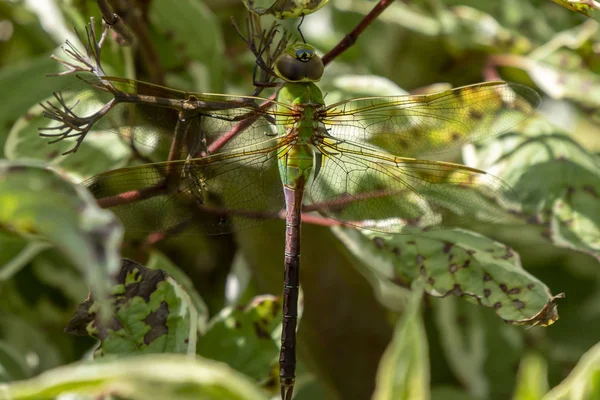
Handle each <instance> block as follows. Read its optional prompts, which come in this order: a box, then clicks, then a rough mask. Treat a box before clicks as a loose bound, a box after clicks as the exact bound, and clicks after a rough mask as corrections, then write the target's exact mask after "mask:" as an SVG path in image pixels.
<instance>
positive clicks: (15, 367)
mask: <svg viewBox="0 0 600 400" xmlns="http://www.w3.org/2000/svg"><path fill="white" fill-rule="evenodd" d="M30 375H31V372H30V371H29V368H28V367H27V363H26V362H25V359H24V357H23V356H22V355H21V354H19V353H18V351H17V350H15V348H14V347H13V346H11V345H10V344H9V343H7V342H5V341H4V340H0V382H10V381H15V380H20V379H27V378H28V377H29V376H30Z"/></svg>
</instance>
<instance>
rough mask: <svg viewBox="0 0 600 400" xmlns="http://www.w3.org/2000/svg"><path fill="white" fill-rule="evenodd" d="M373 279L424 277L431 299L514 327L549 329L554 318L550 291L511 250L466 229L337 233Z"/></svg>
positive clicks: (402, 280) (399, 281)
mask: <svg viewBox="0 0 600 400" xmlns="http://www.w3.org/2000/svg"><path fill="white" fill-rule="evenodd" d="M336 234H337V235H338V237H339V238H340V239H341V240H342V241H343V242H344V243H345V244H346V246H348V248H349V249H350V250H351V251H352V252H353V253H354V255H355V256H356V257H358V258H359V259H360V260H362V261H363V262H364V263H365V264H366V265H367V266H369V267H370V268H371V269H372V272H373V273H375V274H376V275H375V276H379V277H380V278H385V279H387V280H389V281H392V282H395V283H396V284H399V285H402V286H406V285H410V284H411V283H412V282H413V281H414V280H416V279H425V281H426V286H425V291H427V292H428V293H429V294H431V295H432V296H436V297H445V296H448V295H454V296H461V297H463V298H464V299H466V300H468V301H470V302H472V303H475V304H480V305H482V306H485V307H490V308H493V309H494V310H495V312H496V314H498V316H499V317H500V318H502V319H503V320H505V321H506V322H508V323H511V324H515V325H523V324H525V325H538V324H542V325H546V324H549V323H552V322H553V321H550V320H549V319H551V318H550V317H556V315H555V312H556V311H555V309H554V304H555V303H554V298H553V297H552V296H551V294H550V290H549V289H548V288H547V287H546V286H545V285H544V284H543V283H542V282H540V281H539V280H538V279H536V278H535V277H534V276H532V275H530V274H529V273H527V272H526V271H525V270H523V268H522V267H521V261H520V259H519V255H518V254H517V253H516V252H515V251H514V250H513V249H511V248H510V247H508V246H506V245H503V244H501V243H498V242H495V241H493V240H491V239H488V238H486V237H484V236H481V235H479V234H476V233H473V232H469V231H465V230H459V229H454V230H440V231H432V232H423V233H421V234H418V235H394V236H384V235H380V234H376V233H367V234H364V233H362V234H361V233H358V232H356V231H353V230H350V229H336Z"/></svg>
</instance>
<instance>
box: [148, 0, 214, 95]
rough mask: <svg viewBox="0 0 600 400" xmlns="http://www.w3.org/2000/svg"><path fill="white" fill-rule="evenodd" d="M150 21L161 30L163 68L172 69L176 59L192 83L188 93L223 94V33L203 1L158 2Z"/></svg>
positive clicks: (159, 38) (151, 9)
mask: <svg viewBox="0 0 600 400" xmlns="http://www.w3.org/2000/svg"><path fill="white" fill-rule="evenodd" d="M150 19H151V22H152V25H153V26H154V27H155V28H156V29H159V30H160V32H159V33H160V37H157V38H156V39H157V40H156V42H157V43H158V45H157V46H156V47H157V50H158V52H159V55H160V56H161V62H162V65H166V66H170V65H171V66H172V65H173V64H174V62H175V60H177V61H178V62H180V63H181V64H183V65H184V66H185V68H186V71H187V72H188V74H189V75H190V76H191V77H192V81H193V85H192V86H191V87H187V88H186V89H187V90H198V91H202V92H214V93H217V92H221V91H223V89H222V88H223V69H224V60H223V52H224V44H223V38H222V33H221V30H220V29H219V26H218V23H217V20H216V18H215V16H214V15H213V13H212V12H211V10H210V9H208V8H207V7H206V6H205V5H204V3H203V2H201V1H197V0H179V1H176V2H170V1H155V2H152V5H151V7H150ZM189 38H194V40H193V41H190V39H189ZM192 44H193V45H192Z"/></svg>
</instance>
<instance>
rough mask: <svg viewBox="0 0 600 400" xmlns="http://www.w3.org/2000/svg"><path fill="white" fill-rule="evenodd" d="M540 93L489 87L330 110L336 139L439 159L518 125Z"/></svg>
mask: <svg viewBox="0 0 600 400" xmlns="http://www.w3.org/2000/svg"><path fill="white" fill-rule="evenodd" d="M540 102H541V99H540V96H539V95H538V94H537V92H536V91H535V90H533V89H531V88H529V87H527V86H523V85H519V84H515V83H508V82H486V83H480V84H476V85H470V86H463V87H459V88H455V89H452V90H448V91H445V92H440V93H433V94H428V95H417V96H396V97H369V98H360V99H353V100H348V101H344V102H340V103H337V104H333V105H331V106H328V107H327V109H326V110H324V111H323V117H322V120H323V123H324V124H325V125H326V127H327V128H328V131H329V133H330V135H331V136H334V137H336V138H339V139H341V140H351V141H354V142H357V143H362V144H368V145H372V146H373V145H374V146H377V147H379V148H382V149H385V151H387V152H390V153H393V154H402V155H406V156H414V155H417V154H420V155H425V154H438V153H442V152H445V151H448V150H451V149H455V148H459V147H460V146H462V145H464V144H466V143H469V142H473V141H478V140H480V139H483V138H485V137H489V136H492V135H495V134H498V133H501V132H505V131H507V130H508V129H510V128H512V127H514V126H516V125H517V124H519V123H520V122H522V121H523V120H525V119H526V118H527V117H528V116H529V115H531V114H532V113H533V112H534V111H535V110H536V109H537V107H538V106H539V105H540Z"/></svg>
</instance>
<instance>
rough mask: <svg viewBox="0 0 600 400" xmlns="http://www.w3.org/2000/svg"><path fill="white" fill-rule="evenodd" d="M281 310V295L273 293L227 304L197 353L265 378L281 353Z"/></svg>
mask: <svg viewBox="0 0 600 400" xmlns="http://www.w3.org/2000/svg"><path fill="white" fill-rule="evenodd" d="M281 314H282V308H281V301H280V299H279V298H277V297H275V296H270V295H264V296H258V297H255V298H254V299H253V300H252V301H251V302H250V303H249V304H248V305H246V306H245V307H243V306H236V307H227V308H224V309H223V310H221V312H220V313H219V314H218V315H217V316H215V318H213V319H212V320H211V321H210V325H209V328H208V331H207V332H206V334H205V335H204V336H202V338H200V339H199V341H198V354H200V355H202V356H203V357H208V358H211V359H214V360H219V361H224V362H226V363H227V364H229V365H230V366H232V367H233V368H235V369H236V370H238V371H240V372H243V373H244V374H245V375H248V376H251V377H253V378H255V379H261V378H264V377H265V376H267V375H268V374H269V370H270V368H271V367H272V365H273V364H274V361H275V360H276V358H277V354H278V353H279V348H278V342H279V338H280V333H281Z"/></svg>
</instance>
